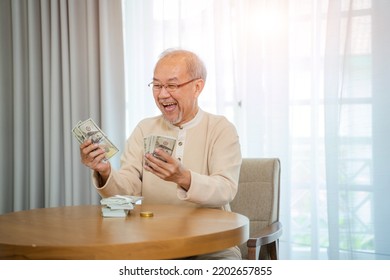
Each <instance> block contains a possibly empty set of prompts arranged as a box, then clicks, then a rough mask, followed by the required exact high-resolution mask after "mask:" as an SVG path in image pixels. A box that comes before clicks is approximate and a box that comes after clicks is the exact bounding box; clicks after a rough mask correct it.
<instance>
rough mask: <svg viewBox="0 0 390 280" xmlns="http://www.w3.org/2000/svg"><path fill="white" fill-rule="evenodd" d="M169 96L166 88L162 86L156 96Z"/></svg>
mask: <svg viewBox="0 0 390 280" xmlns="http://www.w3.org/2000/svg"><path fill="white" fill-rule="evenodd" d="M170 95H171V94H170V93H169V92H168V90H167V88H166V87H165V86H163V87H162V88H161V90H160V93H159V94H158V97H167V96H170Z"/></svg>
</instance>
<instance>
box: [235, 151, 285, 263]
mask: <svg viewBox="0 0 390 280" xmlns="http://www.w3.org/2000/svg"><path fill="white" fill-rule="evenodd" d="M279 196H280V161H279V159H277V158H244V159H243V161H242V165H241V171H240V179H239V185H238V192H237V195H236V197H235V198H234V200H233V201H232V202H231V204H230V206H231V209H232V211H233V212H236V213H239V214H242V215H245V216H247V217H248V219H249V220H250V228H249V231H250V237H252V236H253V234H254V233H256V232H258V231H259V230H260V229H262V228H264V227H266V226H268V225H270V224H272V223H274V222H276V221H279ZM240 249H241V253H242V255H243V258H246V256H247V247H246V243H244V244H242V245H241V246H240Z"/></svg>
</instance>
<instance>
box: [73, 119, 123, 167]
mask: <svg viewBox="0 0 390 280" xmlns="http://www.w3.org/2000/svg"><path fill="white" fill-rule="evenodd" d="M72 132H73V135H74V136H75V138H76V139H77V141H78V142H79V143H80V144H81V143H83V142H84V141H85V140H87V139H91V140H92V143H97V144H99V147H101V148H103V149H104V150H105V152H106V157H105V159H106V160H108V159H110V158H111V157H113V156H114V155H115V154H116V153H117V152H118V151H119V149H118V148H117V147H116V146H115V145H114V144H113V143H112V142H111V141H110V139H108V137H107V135H106V134H105V133H104V132H103V131H102V130H101V129H100V127H99V126H98V125H97V124H96V123H95V122H94V121H93V119H91V118H89V119H87V120H85V121H79V122H78V123H77V124H76V126H75V127H74V128H73V129H72Z"/></svg>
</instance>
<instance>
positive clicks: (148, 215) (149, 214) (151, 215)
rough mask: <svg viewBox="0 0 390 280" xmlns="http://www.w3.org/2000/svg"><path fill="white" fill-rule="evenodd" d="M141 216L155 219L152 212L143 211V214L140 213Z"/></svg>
mask: <svg viewBox="0 0 390 280" xmlns="http://www.w3.org/2000/svg"><path fill="white" fill-rule="evenodd" d="M139 215H140V216H141V217H144V218H146V217H153V212H150V211H143V212H141V213H139Z"/></svg>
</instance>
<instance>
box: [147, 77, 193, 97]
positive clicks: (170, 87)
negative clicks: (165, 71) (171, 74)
mask: <svg viewBox="0 0 390 280" xmlns="http://www.w3.org/2000/svg"><path fill="white" fill-rule="evenodd" d="M198 79H200V78H195V79H192V80H190V81H188V82H185V83H182V84H171V83H169V84H165V85H163V84H159V83H156V82H154V81H153V82H151V83H149V84H148V87H151V88H152V90H153V91H154V92H160V91H161V89H162V88H163V87H164V88H165V89H166V91H168V92H169V93H171V92H174V91H175V90H177V89H178V88H180V87H183V86H185V85H188V84H189V83H191V82H193V81H195V80H198Z"/></svg>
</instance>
